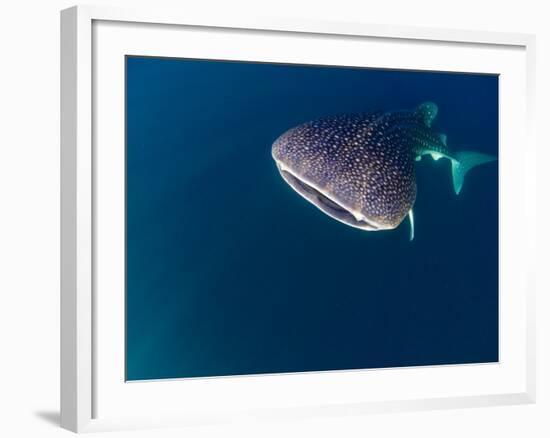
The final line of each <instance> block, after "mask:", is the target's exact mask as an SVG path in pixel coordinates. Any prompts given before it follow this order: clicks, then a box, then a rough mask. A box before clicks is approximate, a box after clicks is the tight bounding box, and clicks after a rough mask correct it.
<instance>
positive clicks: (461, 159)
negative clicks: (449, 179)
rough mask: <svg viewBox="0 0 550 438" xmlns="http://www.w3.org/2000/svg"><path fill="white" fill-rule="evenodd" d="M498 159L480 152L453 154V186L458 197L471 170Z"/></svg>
mask: <svg viewBox="0 0 550 438" xmlns="http://www.w3.org/2000/svg"><path fill="white" fill-rule="evenodd" d="M495 160H496V157H493V156H492V155H487V154H481V153H479V152H470V151H460V152H455V153H454V154H453V158H452V159H451V163H452V164H451V165H452V172H453V186H454V189H455V193H456V194H457V195H458V194H459V193H460V190H461V189H462V184H464V177H465V176H466V174H467V173H468V171H469V170H470V169H472V168H473V167H476V166H479V165H480V164H484V163H489V162H491V161H495Z"/></svg>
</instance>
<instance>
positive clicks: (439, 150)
mask: <svg viewBox="0 0 550 438" xmlns="http://www.w3.org/2000/svg"><path fill="white" fill-rule="evenodd" d="M498 106H499V104H498V76H496V75H485V74H474V73H450V72H449V73H446V72H424V71H407V70H387V69H374V68H358V67H343V66H318V65H293V64H274V63H273V64H272V63H258V62H235V61H221V60H220V61H216V60H195V59H176V58H156V57H139V56H128V57H126V322H125V324H126V364H125V367H126V378H127V380H149V379H169V378H189V377H212V376H231V375H248V374H266V373H269V374H272V373H296V372H312V371H335V370H357V369H369V368H385V367H411V366H429V365H432V366H433V365H453V364H472V363H490V362H498V360H499V348H498V339H499V338H498V326H499V320H498V307H499V306H498V232H499V230H498V128H499V126H498Z"/></svg>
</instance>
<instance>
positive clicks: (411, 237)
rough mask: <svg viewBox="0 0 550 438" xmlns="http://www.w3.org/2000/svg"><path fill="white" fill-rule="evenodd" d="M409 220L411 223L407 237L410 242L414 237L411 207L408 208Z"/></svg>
mask: <svg viewBox="0 0 550 438" xmlns="http://www.w3.org/2000/svg"><path fill="white" fill-rule="evenodd" d="M409 222H410V224H411V234H410V237H409V242H412V240H413V239H414V216H413V209H412V208H411V209H410V210H409Z"/></svg>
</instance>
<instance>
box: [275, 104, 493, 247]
mask: <svg viewBox="0 0 550 438" xmlns="http://www.w3.org/2000/svg"><path fill="white" fill-rule="evenodd" d="M437 113H438V107H437V105H436V104H435V103H433V102H425V103H422V104H421V105H419V106H418V107H416V108H414V109H413V110H399V111H380V112H372V113H359V114H341V115H334V116H328V117H323V118H320V119H317V120H313V121H310V122H306V123H303V124H301V125H299V126H296V127H294V128H291V129H289V130H288V131H286V132H284V133H283V134H282V135H281V136H279V137H278V138H277V139H276V140H275V142H274V143H273V145H272V148H271V154H272V157H273V159H274V160H275V163H276V165H277V168H278V170H279V172H280V175H281V176H282V178H283V179H284V181H285V182H286V183H287V184H288V185H289V186H290V187H292V188H293V189H294V190H295V191H296V192H297V193H298V194H300V195H301V196H302V197H303V198H305V199H306V200H307V201H309V202H310V203H312V204H313V205H315V206H316V207H317V208H318V209H319V210H321V211H322V212H323V213H325V214H327V215H328V216H330V217H331V218H333V219H336V220H337V221H339V222H341V223H344V224H346V225H348V226H352V227H355V228H360V229H362V230H365V231H380V230H391V229H395V228H396V227H398V226H399V225H400V224H401V222H402V221H403V220H404V218H405V217H409V220H410V240H413V239H414V215H413V206H414V202H415V200H416V194H417V186H416V177H415V162H416V161H419V160H421V159H422V157H423V156H425V155H429V156H431V157H432V158H433V159H434V160H439V159H442V158H444V159H447V160H449V161H450V162H451V174H452V182H453V187H454V191H455V193H456V194H457V195H458V194H459V193H460V192H461V190H462V187H463V184H464V177H465V176H466V174H467V173H468V172H469V171H470V170H471V169H472V168H474V167H476V166H479V165H481V164H484V163H489V162H491V161H495V160H496V157H494V156H492V155H488V154H483V153H480V152H474V151H453V150H451V149H450V148H449V147H448V146H447V136H446V135H445V134H443V133H439V132H435V131H434V130H433V129H432V124H433V121H434V119H435V118H436V116H437Z"/></svg>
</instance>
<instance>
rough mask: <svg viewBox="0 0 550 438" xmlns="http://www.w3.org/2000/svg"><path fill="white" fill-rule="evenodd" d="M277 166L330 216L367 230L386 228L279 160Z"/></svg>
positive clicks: (286, 177)
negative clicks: (328, 193)
mask: <svg viewBox="0 0 550 438" xmlns="http://www.w3.org/2000/svg"><path fill="white" fill-rule="evenodd" d="M277 168H278V169H279V172H280V173H281V176H282V177H283V179H284V180H285V181H286V182H287V183H288V185H290V187H292V188H293V189H294V190H295V191H296V192H297V193H298V194H300V195H301V196H302V197H303V198H305V199H307V200H308V201H309V202H311V203H312V204H313V205H315V206H316V207H317V208H319V210H321V211H323V212H324V213H325V214H327V215H329V216H330V217H332V218H334V219H336V220H338V221H340V222H342V223H344V224H346V225H350V226H352V227H355V228H360V229H362V230H367V231H377V230H383V229H384V228H386V227H384V226H382V225H379V224H377V223H375V222H373V221H372V220H369V219H367V218H366V217H364V216H363V215H362V214H361V213H357V212H353V211H350V210H349V209H348V208H346V207H345V206H343V205H342V204H340V203H339V202H338V201H337V200H335V199H334V198H332V197H330V196H329V195H327V194H326V193H324V192H323V191H322V190H321V189H319V188H318V187H315V185H314V184H312V183H310V182H308V181H305V180H304V179H302V178H300V177H299V176H297V175H295V174H294V173H293V172H292V171H291V170H290V169H287V168H286V167H283V166H282V165H281V164H280V163H279V162H277Z"/></svg>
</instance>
